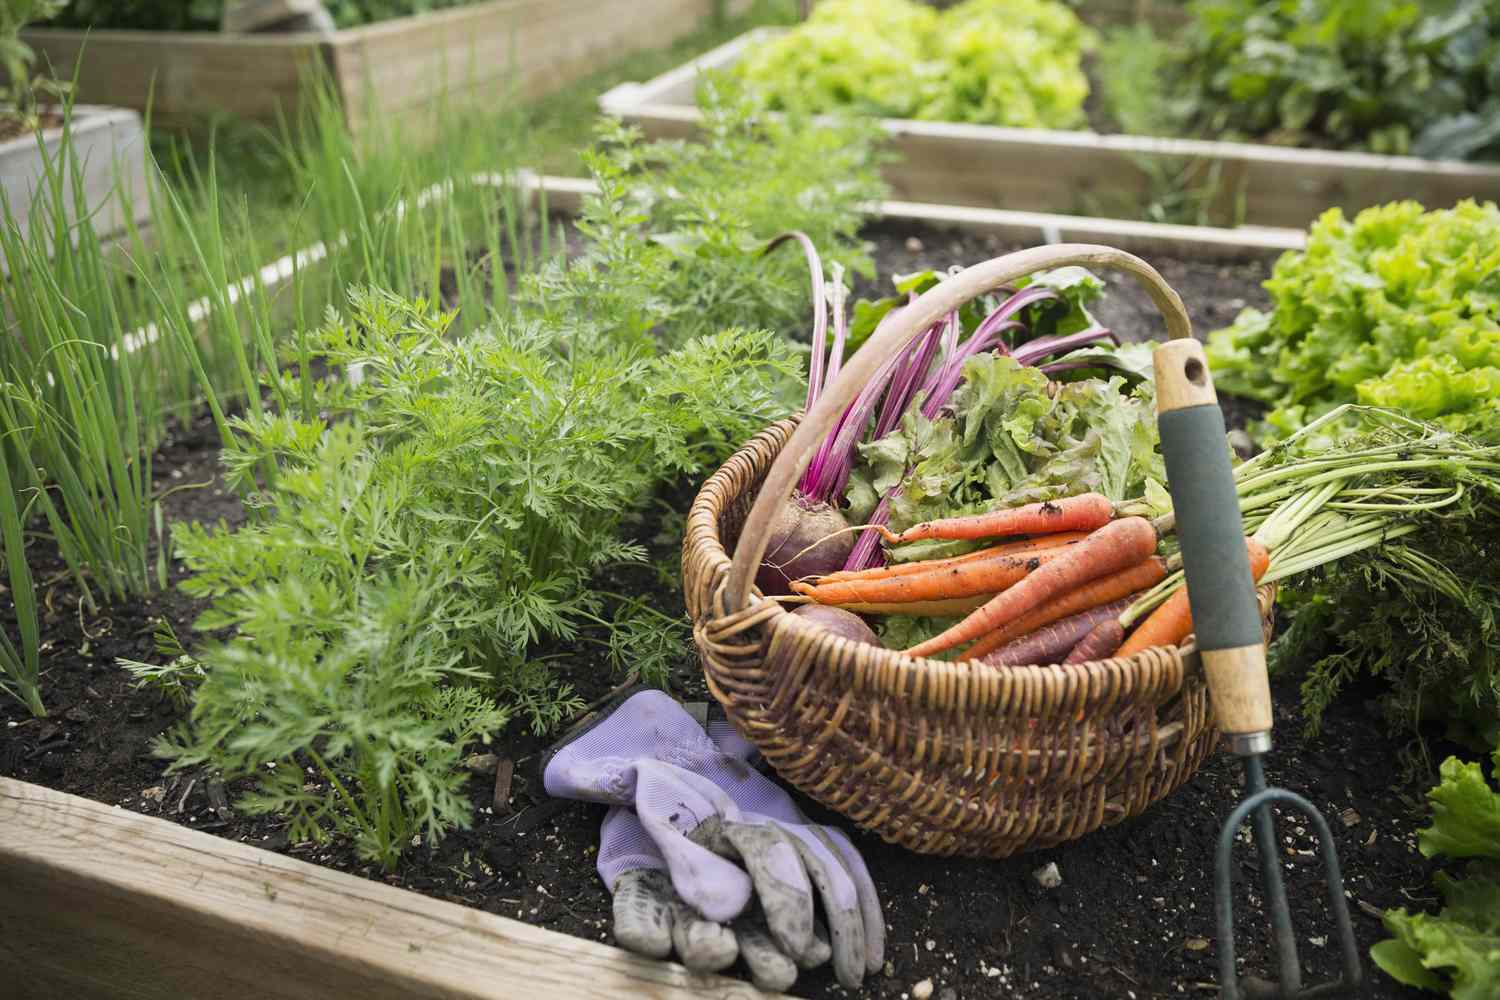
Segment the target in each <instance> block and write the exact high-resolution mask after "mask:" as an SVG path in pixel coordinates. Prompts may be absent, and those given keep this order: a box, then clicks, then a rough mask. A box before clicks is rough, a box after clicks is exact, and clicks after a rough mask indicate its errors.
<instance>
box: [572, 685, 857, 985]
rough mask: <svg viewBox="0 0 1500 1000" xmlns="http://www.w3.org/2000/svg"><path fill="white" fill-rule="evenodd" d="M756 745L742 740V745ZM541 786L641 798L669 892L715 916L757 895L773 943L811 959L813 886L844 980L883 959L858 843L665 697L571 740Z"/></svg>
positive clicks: (739, 908)
mask: <svg viewBox="0 0 1500 1000" xmlns="http://www.w3.org/2000/svg"><path fill="white" fill-rule="evenodd" d="M748 746H749V745H748V744H747V743H745V742H744V741H743V740H738V742H737V743H736V744H735V745H734V748H735V749H736V750H737V751H741V752H748ZM543 781H544V784H545V786H546V788H547V791H548V793H549V794H551V795H554V796H557V797H560V798H572V799H581V800H583V801H588V802H602V803H605V804H608V805H624V806H631V805H633V806H634V807H635V811H636V815H637V818H638V820H639V822H640V824H641V826H642V828H643V829H644V830H645V831H646V833H647V835H648V836H649V837H650V839H651V840H652V841H653V842H654V843H655V845H656V847H657V850H658V851H659V852H660V854H661V856H662V858H663V860H664V861H665V862H666V866H667V870H668V872H669V873H670V875H671V880H672V885H673V888H674V889H675V890H676V892H677V894H678V895H679V896H680V897H681V898H682V899H683V900H684V901H685V902H687V903H688V904H689V905H690V906H692V907H693V908H694V909H695V910H697V911H698V912H699V913H701V914H702V915H703V916H704V917H706V918H708V919H709V920H712V921H716V922H721V923H722V922H727V921H729V920H731V919H733V918H734V917H736V916H739V915H740V914H741V913H742V912H743V911H744V910H745V907H746V906H747V905H748V903H749V901H750V898H751V894H752V891H753V893H754V895H755V897H756V899H757V900H758V901H759V903H760V906H761V909H762V910H763V912H764V913H765V916H766V923H767V926H768V927H769V929H770V932H771V935H772V937H773V938H774V939H775V940H776V942H777V944H778V945H780V946H781V948H782V950H783V951H785V952H786V953H787V954H788V955H791V956H793V957H794V958H796V959H798V960H799V961H804V962H805V961H807V960H808V957H809V956H810V955H813V954H815V951H814V949H815V948H816V945H815V940H816V938H815V934H814V930H813V910H814V901H813V892H812V887H813V886H814V885H816V886H817V888H818V894H819V896H820V897H821V899H822V901H823V909H824V913H825V915H826V917H827V922H828V930H829V936H830V939H831V945H832V949H833V963H834V970H835V972H836V974H837V975H838V977H839V980H840V982H843V983H845V984H846V985H849V986H854V985H857V984H858V983H859V982H860V980H861V979H862V978H863V975H864V973H865V972H866V971H873V970H875V969H878V968H879V967H880V966H881V964H882V963H883V961H884V938H885V925H884V922H883V920H882V918H881V914H880V905H879V902H878V900H877V899H876V895H875V887H874V883H873V882H872V881H871V880H870V876H869V872H868V871H867V870H866V868H865V865H864V862H863V860H861V859H860V857H859V854H858V852H856V851H855V850H854V846H853V844H851V843H850V842H849V840H848V838H847V837H845V836H844V834H843V833H841V832H840V831H838V830H834V829H832V828H830V827H823V826H818V825H816V824H813V823H810V822H809V821H808V820H807V818H806V817H805V816H804V815H803V814H802V812H801V810H799V809H798V808H797V806H796V805H795V803H793V802H792V800H791V798H790V796H788V795H787V794H786V792H785V791H783V790H782V789H781V788H780V787H779V786H777V785H776V784H775V782H773V781H771V780H770V779H769V778H767V777H766V776H765V775H762V774H760V773H759V772H757V771H755V770H754V769H752V768H751V767H750V766H749V765H748V764H747V763H746V761H745V760H744V759H742V758H741V757H738V756H732V755H730V754H726V753H724V752H723V751H722V750H720V748H719V747H717V746H715V744H714V743H713V741H712V740H711V739H709V738H708V736H707V735H706V734H705V733H704V731H703V730H702V729H701V728H699V726H698V725H697V723H695V722H694V721H693V720H692V718H691V717H690V716H689V715H688V714H687V713H686V712H685V711H684V710H683V708H682V707H681V706H680V705H678V704H677V703H676V702H675V701H673V700H672V699H671V698H670V697H669V696H667V695H665V694H663V693H661V692H659V691H642V692H639V693H637V694H634V695H632V696H630V697H629V698H627V699H626V700H625V701H623V702H622V703H621V704H620V705H619V706H618V707H616V708H615V709H614V710H612V711H610V712H608V713H606V714H603V715H601V716H600V717H599V718H598V719H597V720H595V721H594V722H593V723H592V724H591V725H590V726H589V727H588V728H586V729H584V730H583V731H581V732H579V733H577V734H575V735H573V736H571V737H570V738H567V739H565V741H564V743H563V744H562V745H560V746H559V747H558V748H556V749H554V750H553V751H552V752H551V754H550V755H549V758H548V760H547V761H546V762H545V763H544V768H543ZM710 820H711V821H712V822H706V821H710ZM705 823H706V825H705ZM700 827H702V829H701V830H700V829H699V828H700ZM690 834H692V835H693V836H689V835H690ZM705 845H707V846H705ZM731 857H733V858H737V859H739V860H741V861H742V862H743V863H744V865H745V869H744V870H742V869H741V868H740V867H739V866H738V865H735V864H732V863H730V861H729V860H727V859H728V858H731Z"/></svg>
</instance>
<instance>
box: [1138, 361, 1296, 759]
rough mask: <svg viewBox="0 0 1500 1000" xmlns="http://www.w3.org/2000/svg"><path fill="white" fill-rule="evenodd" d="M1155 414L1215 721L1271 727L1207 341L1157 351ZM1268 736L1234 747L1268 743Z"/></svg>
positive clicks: (1236, 727)
mask: <svg viewBox="0 0 1500 1000" xmlns="http://www.w3.org/2000/svg"><path fill="white" fill-rule="evenodd" d="M1154 362H1155V368H1156V415H1157V417H1156V419H1157V425H1158V427H1159V428H1160V430H1161V451H1162V457H1163V458H1164V459H1165V460H1166V466H1167V486H1168V489H1170V491H1171V493H1172V510H1173V511H1174V512H1175V514H1176V520H1177V537H1178V540H1179V541H1180V542H1181V544H1182V569H1183V575H1184V576H1185V577H1186V578H1187V588H1188V603H1189V604H1190V605H1191V606H1192V611H1193V631H1194V632H1195V633H1196V635H1197V640H1198V643H1197V644H1198V649H1199V651H1200V653H1201V655H1202V657H1203V667H1204V672H1205V673H1206V674H1207V676H1208V686H1209V694H1210V696H1211V697H1212V699H1213V703H1214V713H1215V715H1216V716H1217V717H1218V722H1219V728H1220V729H1222V730H1224V732H1226V733H1228V734H1230V736H1231V738H1233V737H1249V736H1252V735H1256V736H1258V735H1259V734H1265V733H1268V732H1269V731H1270V729H1271V683H1270V679H1269V678H1268V677H1267V675H1266V649H1265V642H1264V640H1263V638H1262V635H1261V621H1260V608H1259V605H1258V604H1257V602H1256V598H1255V580H1254V578H1253V577H1252V576H1251V574H1250V557H1249V555H1248V554H1247V553H1246V551H1245V536H1244V522H1243V520H1242V518H1241V516H1240V504H1239V497H1238V495H1237V494H1236V493H1235V489H1234V472H1233V470H1232V469H1231V468H1230V464H1229V446H1228V445H1227V444H1226V443H1225V440H1224V415H1223V414H1222V413H1221V412H1220V411H1219V404H1218V396H1217V395H1216V394H1215V393H1214V385H1213V380H1212V378H1211V377H1210V375H1209V371H1208V361H1207V359H1206V358H1205V357H1204V355H1203V345H1202V344H1200V343H1198V341H1196V340H1189V339H1183V340H1171V341H1168V342H1167V343H1165V344H1163V345H1162V346H1161V347H1159V348H1157V349H1156V355H1155V358H1154ZM1264 742H1265V741H1264V740H1263V739H1259V738H1257V739H1251V740H1249V741H1248V742H1247V741H1246V740H1244V739H1241V740H1236V741H1235V746H1236V749H1237V750H1239V749H1242V748H1245V747H1256V748H1258V749H1256V750H1255V751H1254V752H1259V750H1261V749H1265V747H1264V746H1261V744H1263V743H1264Z"/></svg>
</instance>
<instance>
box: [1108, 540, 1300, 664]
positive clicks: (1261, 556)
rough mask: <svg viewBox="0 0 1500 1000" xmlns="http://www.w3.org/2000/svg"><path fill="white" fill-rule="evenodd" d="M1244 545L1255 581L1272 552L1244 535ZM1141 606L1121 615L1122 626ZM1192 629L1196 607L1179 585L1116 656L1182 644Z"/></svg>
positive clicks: (1184, 587)
mask: <svg viewBox="0 0 1500 1000" xmlns="http://www.w3.org/2000/svg"><path fill="white" fill-rule="evenodd" d="M1245 548H1246V549H1247V550H1248V552H1249V555H1250V575H1251V577H1252V578H1254V580H1255V582H1257V583H1259V582H1260V578H1261V577H1263V576H1265V575H1266V569H1267V568H1268V567H1269V566H1270V565H1271V553H1270V551H1269V550H1268V549H1267V548H1266V547H1265V546H1264V545H1262V544H1261V543H1260V542H1258V541H1256V540H1255V539H1254V538H1247V539H1245ZM1139 610H1140V609H1139V608H1132V609H1130V610H1128V611H1126V612H1125V613H1124V614H1122V615H1121V616H1120V625H1121V628H1122V629H1123V628H1127V627H1129V625H1130V624H1131V622H1133V621H1134V620H1135V613H1137V612H1138V611H1139ZM1192 632H1193V609H1192V606H1191V605H1190V604H1189V603H1188V592H1187V587H1186V586H1185V585H1184V586H1179V587H1178V588H1177V589H1176V590H1174V591H1172V594H1171V596H1169V597H1168V598H1167V599H1166V600H1165V601H1163V602H1162V603H1161V604H1160V605H1158V606H1157V608H1156V610H1155V611H1152V612H1151V614H1150V615H1149V616H1148V617H1147V618H1146V620H1145V621H1143V622H1141V623H1140V624H1139V625H1137V626H1136V629H1135V631H1134V632H1132V633H1130V637H1129V638H1128V639H1126V640H1125V641H1124V642H1123V643H1122V644H1121V645H1120V647H1119V649H1118V650H1117V651H1116V652H1115V654H1114V655H1115V656H1134V655H1135V654H1136V653H1139V652H1140V651H1141V650H1143V649H1150V648H1151V647H1152V646H1177V645H1181V643H1182V641H1183V640H1184V639H1186V638H1187V637H1188V636H1189V635H1191V634H1192Z"/></svg>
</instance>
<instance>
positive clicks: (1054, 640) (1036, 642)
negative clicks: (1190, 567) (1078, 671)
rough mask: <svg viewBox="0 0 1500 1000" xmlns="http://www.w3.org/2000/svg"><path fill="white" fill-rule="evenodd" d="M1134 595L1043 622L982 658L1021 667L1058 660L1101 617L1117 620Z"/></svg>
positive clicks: (998, 663) (1007, 665)
mask: <svg viewBox="0 0 1500 1000" xmlns="http://www.w3.org/2000/svg"><path fill="white" fill-rule="evenodd" d="M1135 599H1136V595H1133V594H1132V595H1131V596H1130V597H1122V598H1120V600H1118V601H1112V602H1110V603H1109V604H1101V605H1100V606H1099V607H1097V608H1090V609H1089V610H1087V611H1080V612H1079V613H1078V614H1076V615H1069V616H1068V617H1067V618H1062V619H1059V620H1058V621H1055V622H1053V623H1052V624H1051V625H1046V626H1043V627H1042V628H1039V629H1037V630H1036V631H1035V632H1032V633H1031V634H1030V635H1023V636H1021V637H1020V638H1019V639H1012V640H1011V641H1010V642H1008V643H1006V644H1005V645H1003V646H1001V647H1000V648H999V649H997V650H995V651H994V652H993V653H991V654H989V655H988V656H986V657H985V658H984V659H983V660H982V661H981V662H983V663H988V664H990V665H991V666H995V667H1021V666H1029V665H1031V664H1033V663H1057V662H1058V661H1060V660H1061V659H1062V658H1063V657H1064V656H1065V655H1067V653H1068V651H1069V650H1071V649H1072V648H1073V647H1074V646H1076V645H1077V644H1078V641H1079V640H1080V639H1082V638H1083V637H1084V636H1086V635H1088V634H1089V633H1090V632H1091V631H1092V630H1093V628H1094V626H1096V625H1098V624H1099V623H1100V622H1102V621H1109V620H1111V619H1113V620H1116V621H1118V620H1119V616H1120V613H1121V612H1123V611H1124V610H1125V609H1126V608H1128V607H1130V605H1131V604H1132V603H1133V602H1134V601H1135Z"/></svg>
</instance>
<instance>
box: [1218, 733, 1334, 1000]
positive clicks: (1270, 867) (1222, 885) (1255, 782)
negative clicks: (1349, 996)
mask: <svg viewBox="0 0 1500 1000" xmlns="http://www.w3.org/2000/svg"><path fill="white" fill-rule="evenodd" d="M1270 744H1271V741H1270V739H1269V737H1268V738H1267V739H1266V740H1265V741H1264V742H1263V746H1264V747H1265V749H1270ZM1252 748H1253V745H1247V746H1245V751H1246V752H1244V754H1243V756H1244V761H1245V799H1244V801H1242V802H1241V803H1240V804H1239V806H1237V807H1236V808H1235V810H1234V812H1232V813H1230V814H1229V819H1228V820H1226V821H1225V823H1224V828H1223V829H1222V830H1221V831H1219V847H1218V850H1217V852H1216V853H1215V856H1214V915H1215V918H1216V920H1217V924H1218V934H1219V983H1220V986H1221V988H1222V991H1223V996H1224V997H1225V998H1226V1000H1238V998H1240V997H1241V996H1244V997H1249V998H1258V997H1285V998H1287V1000H1302V998H1311V997H1324V996H1334V995H1336V994H1339V993H1344V992H1346V991H1352V990H1354V989H1357V988H1358V986H1359V983H1360V978H1361V969H1360V964H1359V947H1358V945H1357V944H1356V943H1355V940H1354V928H1353V926H1352V925H1351V924H1350V923H1349V904H1348V903H1347V902H1346V901H1345V899H1344V876H1343V873H1342V872H1341V871H1340V870H1339V852H1338V848H1337V847H1336V846H1334V843H1333V831H1332V830H1330V829H1329V828H1328V821H1327V820H1326V819H1324V818H1323V814H1322V813H1321V812H1319V811H1318V809H1317V807H1316V806H1314V805H1313V804H1312V803H1311V802H1309V801H1307V800H1306V799H1304V798H1303V797H1302V796H1300V795H1298V794H1297V793H1296V792H1289V791H1287V790H1286V789H1285V788H1267V787H1266V773H1265V765H1264V762H1263V761H1262V760H1261V752H1260V751H1253V752H1251V751H1252ZM1237 749H1238V748H1237ZM1273 802H1280V803H1284V804H1286V805H1288V806H1290V807H1292V808H1293V809H1296V810H1297V811H1299V812H1301V813H1302V814H1303V815H1305V816H1306V817H1307V818H1308V819H1310V820H1311V821H1312V825H1313V829H1314V831H1315V832H1316V833H1317V835H1318V850H1319V853H1320V854H1322V856H1323V869H1324V874H1325V876H1326V877H1327V880H1328V905H1329V906H1330V907H1331V908H1332V909H1333V920H1334V929H1335V930H1336V931H1337V933H1338V939H1339V952H1340V959H1341V961H1342V963H1343V967H1344V974H1343V976H1342V978H1340V979H1338V980H1335V981H1334V982H1330V983H1319V984H1317V985H1315V986H1308V987H1305V988H1304V987H1303V985H1302V964H1301V962H1300V961H1299V960H1298V958H1297V935H1296V931H1295V929H1294V928H1293V927H1292V915H1291V910H1290V908H1289V907H1288V906H1287V899H1286V884H1285V883H1284V882H1283V881H1282V878H1281V859H1280V858H1279V857H1277V853H1276V850H1277V848H1276V828H1275V824H1274V819H1273V817H1272V815H1271V804H1272V803H1273ZM1247 816H1248V817H1252V823H1253V828H1254V833H1253V836H1254V838H1255V847H1256V852H1257V853H1258V854H1259V855H1260V869H1261V878H1262V880H1263V882H1264V886H1265V892H1266V908H1267V909H1268V910H1270V913H1271V929H1272V933H1273V934H1274V936H1275V939H1276V967H1277V973H1278V979H1277V982H1275V983H1269V982H1267V981H1266V980H1264V979H1261V978H1259V977H1258V976H1246V977H1245V978H1244V979H1243V980H1241V979H1240V976H1239V973H1238V971H1237V970H1236V969H1235V954H1234V887H1233V885H1231V882H1230V864H1231V863H1232V861H1233V859H1234V841H1235V836H1236V834H1237V833H1238V832H1239V829H1240V824H1241V823H1243V822H1244V821H1245V818H1246V817H1247Z"/></svg>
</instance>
